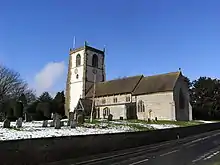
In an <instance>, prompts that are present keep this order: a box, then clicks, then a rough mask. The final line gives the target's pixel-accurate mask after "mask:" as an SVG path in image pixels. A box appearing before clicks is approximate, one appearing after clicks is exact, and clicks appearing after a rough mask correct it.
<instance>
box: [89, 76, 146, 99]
mask: <svg viewBox="0 0 220 165" xmlns="http://www.w3.org/2000/svg"><path fill="white" fill-rule="evenodd" d="M142 77H143V75H139V76H133V77H126V78H121V79H116V80H111V81H105V82H99V83H97V84H96V90H95V96H96V97H99V96H107V95H117V94H123V93H131V92H132V91H134V89H135V87H136V86H137V84H138V83H139V81H140V80H141V78H142ZM92 95H93V86H92V87H91V88H90V90H89V91H88V93H87V94H86V97H92Z"/></svg>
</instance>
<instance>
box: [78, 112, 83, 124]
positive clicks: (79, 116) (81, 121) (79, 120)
mask: <svg viewBox="0 0 220 165" xmlns="http://www.w3.org/2000/svg"><path fill="white" fill-rule="evenodd" d="M83 123H84V116H83V115H82V114H79V115H77V124H79V125H81V124H83Z"/></svg>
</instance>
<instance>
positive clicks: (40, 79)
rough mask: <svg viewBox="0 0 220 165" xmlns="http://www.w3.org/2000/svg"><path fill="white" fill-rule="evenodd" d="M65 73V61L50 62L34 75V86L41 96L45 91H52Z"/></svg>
mask: <svg viewBox="0 0 220 165" xmlns="http://www.w3.org/2000/svg"><path fill="white" fill-rule="evenodd" d="M64 73H65V63H64V61H61V62H49V63H48V64H46V65H45V66H44V67H43V69H42V70H40V71H39V72H38V73H37V74H36V75H35V77H34V84H35V85H34V88H35V89H36V93H37V95H38V96H39V95H40V94H41V93H42V92H44V91H50V90H52V88H53V87H54V86H55V85H56V83H57V82H58V81H59V79H60V78H61V77H63V75H64Z"/></svg>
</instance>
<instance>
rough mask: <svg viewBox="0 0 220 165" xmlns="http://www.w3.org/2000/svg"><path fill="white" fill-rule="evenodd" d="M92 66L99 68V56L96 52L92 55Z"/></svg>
mask: <svg viewBox="0 0 220 165" xmlns="http://www.w3.org/2000/svg"><path fill="white" fill-rule="evenodd" d="M92 66H93V67H96V68H98V56H97V55H96V54H94V55H93V56H92Z"/></svg>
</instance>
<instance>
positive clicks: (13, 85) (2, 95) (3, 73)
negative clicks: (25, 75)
mask: <svg viewBox="0 0 220 165" xmlns="http://www.w3.org/2000/svg"><path fill="white" fill-rule="evenodd" d="M22 94H24V95H25V96H26V98H27V102H31V101H34V100H35V98H36V97H35V93H34V91H33V90H31V89H29V88H28V84H27V83H26V82H25V81H24V80H23V79H21V76H20V74H19V73H18V72H16V71H14V70H11V69H9V68H7V67H5V66H3V65H0V104H2V103H4V102H6V101H8V100H10V99H18V98H19V97H20V96H21V95H22Z"/></svg>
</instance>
